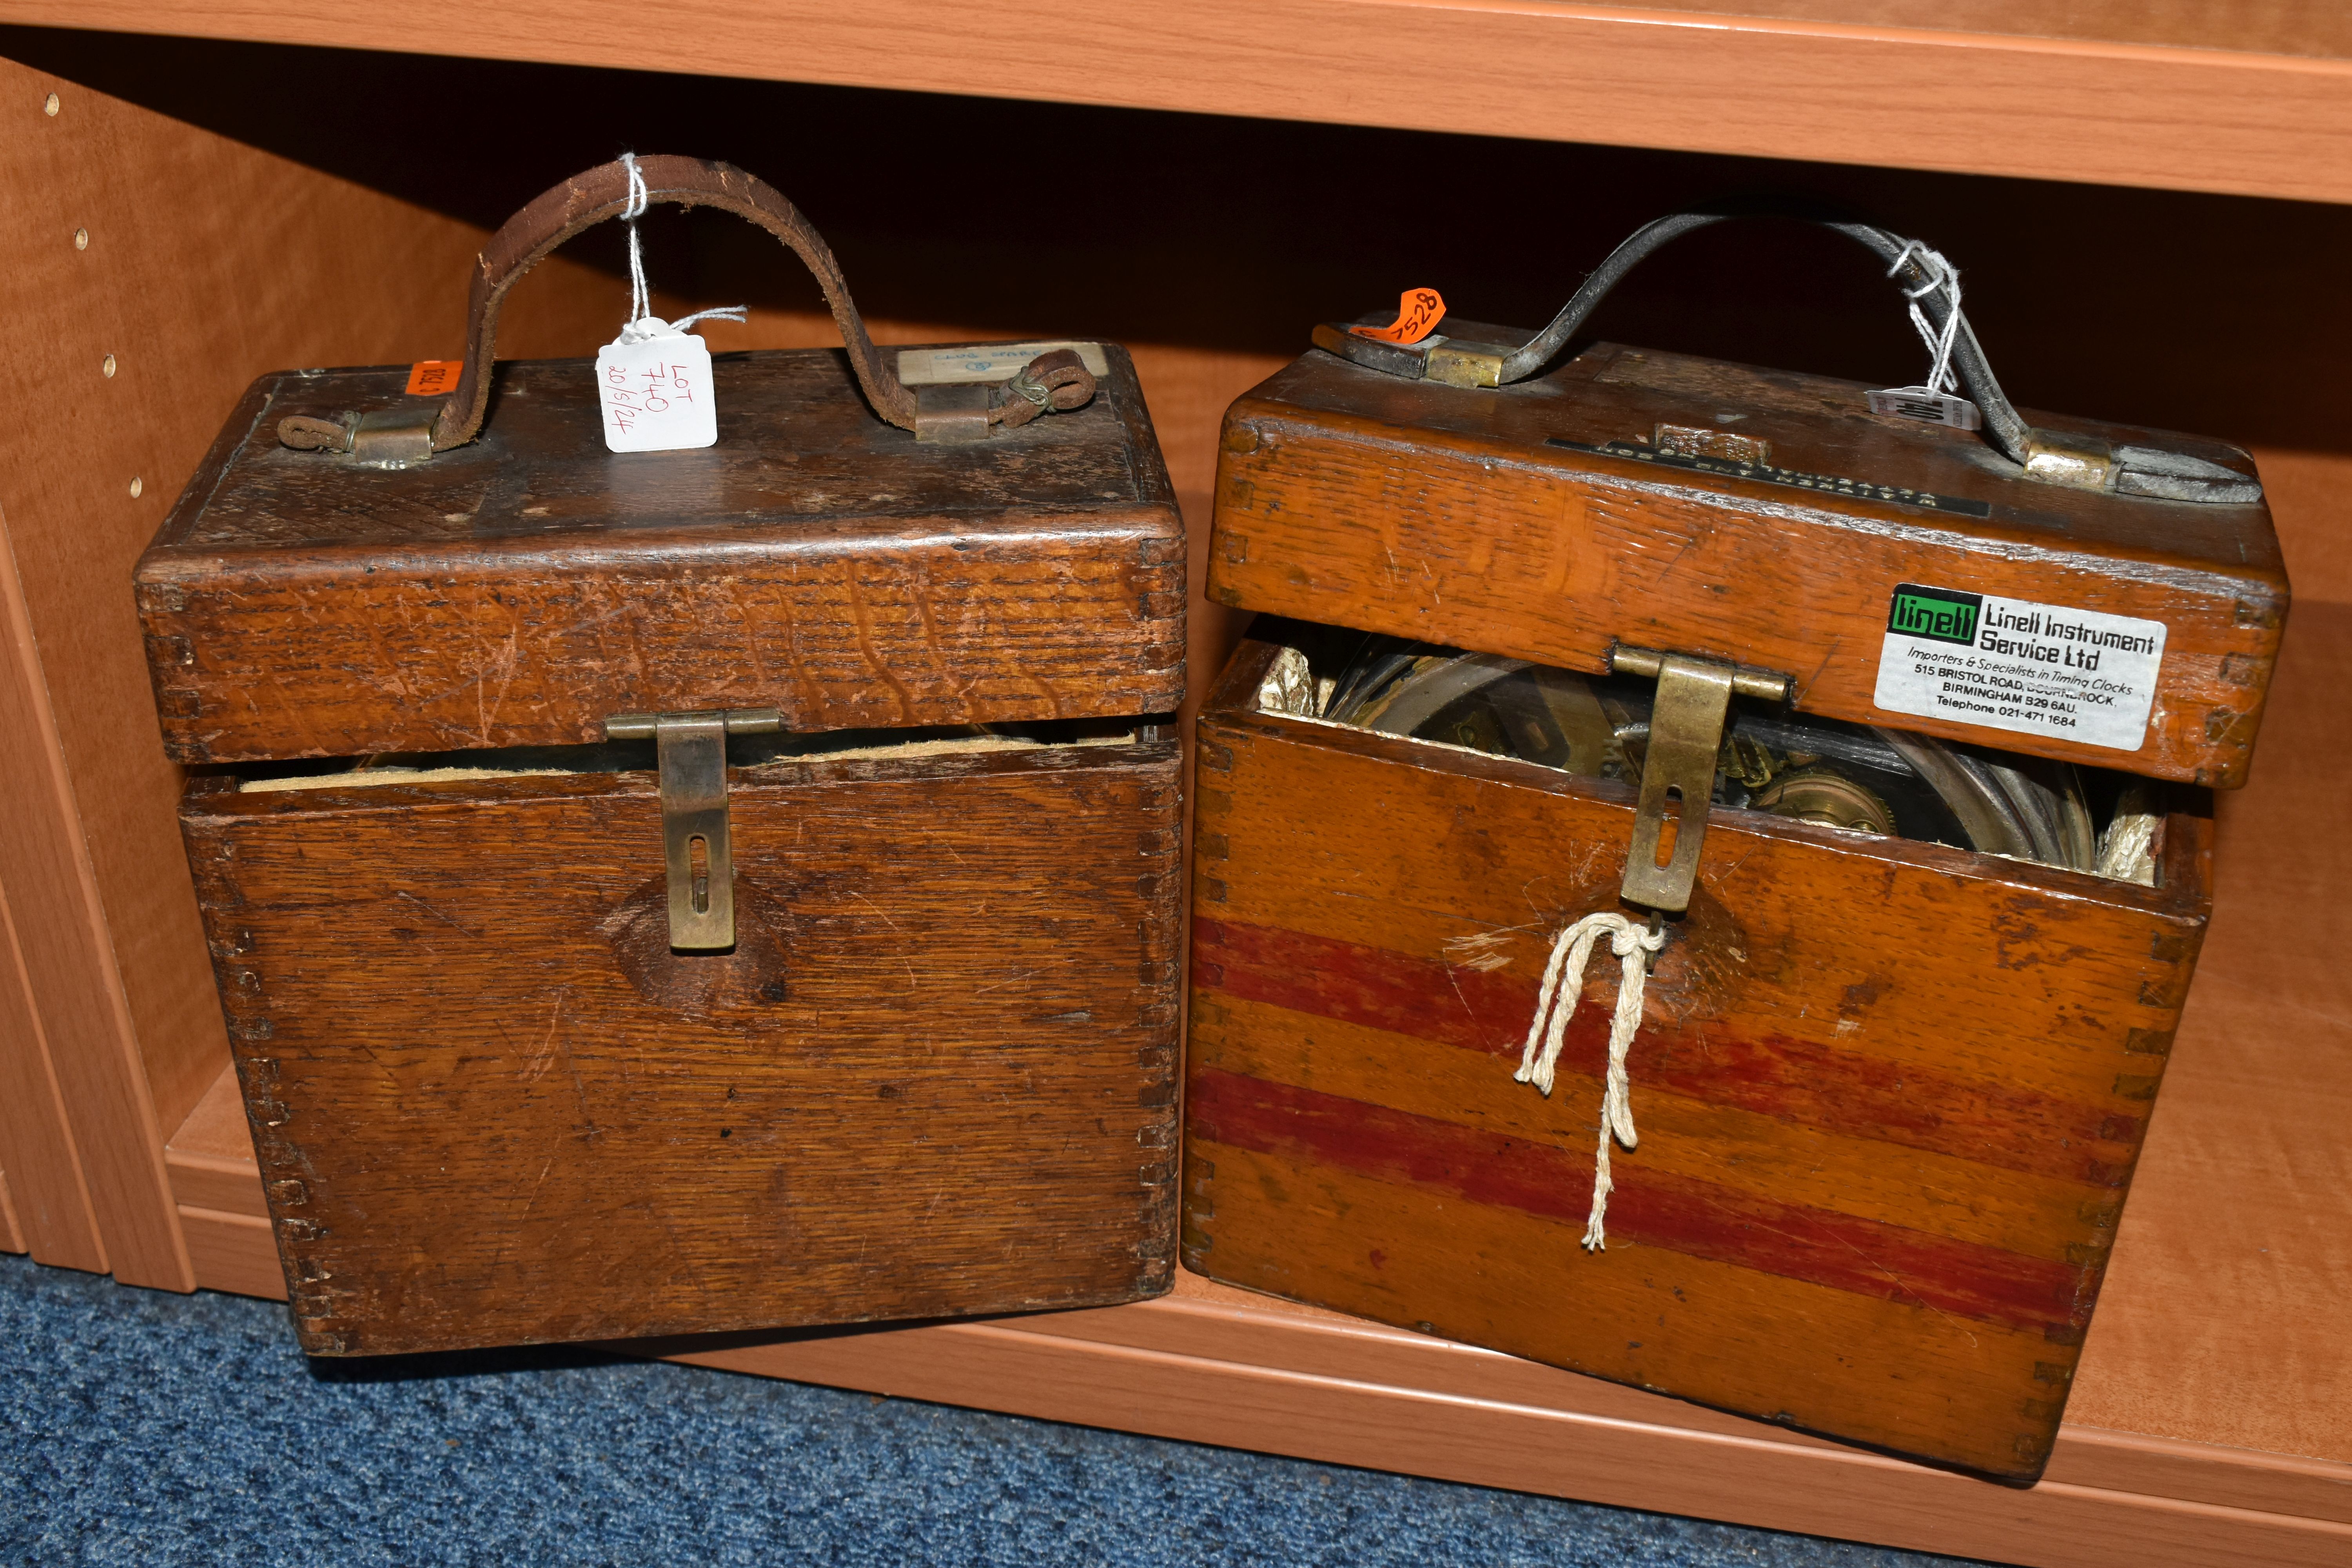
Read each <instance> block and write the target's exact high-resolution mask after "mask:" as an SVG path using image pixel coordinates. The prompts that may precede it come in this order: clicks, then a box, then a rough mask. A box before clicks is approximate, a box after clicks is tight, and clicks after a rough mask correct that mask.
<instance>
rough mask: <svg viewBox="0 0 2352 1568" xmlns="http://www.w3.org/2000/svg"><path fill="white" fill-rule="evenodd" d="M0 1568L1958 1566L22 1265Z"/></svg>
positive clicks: (6, 1271)
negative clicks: (318, 1334) (346, 1332)
mask: <svg viewBox="0 0 2352 1568" xmlns="http://www.w3.org/2000/svg"><path fill="white" fill-rule="evenodd" d="M0 1563H10V1564H15V1563H42V1564H47V1563H124V1564H137V1565H140V1568H161V1565H163V1564H174V1563H201V1564H205V1565H207V1568H209V1565H211V1564H215V1563H237V1564H240V1565H247V1568H263V1565H274V1564H280V1563H284V1564H297V1563H299V1564H305V1565H310V1564H320V1565H326V1568H341V1565H342V1564H362V1563H364V1564H375V1563H382V1564H403V1565H406V1564H421V1563H467V1564H489V1563H531V1564H541V1565H545V1564H563V1565H570V1564H590V1563H599V1564H601V1563H612V1564H625V1565H629V1568H639V1565H646V1564H672V1563H678V1564H696V1565H700V1564H719V1563H726V1564H733V1563H761V1564H767V1563H825V1564H837V1565H840V1568H866V1565H869V1564H870V1565H873V1568H883V1565H889V1568H900V1565H903V1564H911V1563H945V1564H954V1565H957V1568H962V1565H966V1564H971V1565H979V1564H1004V1565H1007V1568H1046V1565H1051V1564H1062V1563H1070V1564H1088V1565H1091V1564H1108V1563H1117V1564H1119V1565H1121V1568H1129V1565H1133V1568H1157V1565H1159V1564H1169V1565H1171V1568H1174V1565H1182V1568H1208V1565H1223V1564H1239V1563H1271V1564H1283V1565H1286V1568H1288V1565H1293V1564H1308V1563H1343V1564H1347V1565H1349V1568H1385V1565H1388V1564H1397V1565H1400V1568H1405V1565H1410V1568H1457V1565H1458V1568H1500V1565H1503V1564H1510V1565H1513V1568H1538V1565H1542V1568H1551V1565H1554V1564H1562V1565H1565V1564H1577V1565H1580V1568H1581V1565H1585V1564H1592V1565H1600V1564H1609V1565H1611V1568H1632V1565H1650V1564H1656V1565H1660V1568H1729V1565H1731V1564H1741V1565H1744V1568H1796V1565H1800V1564H1803V1565H1808V1568H1811V1565H1814V1564H1822V1565H1828V1568H1959V1565H1958V1564H1957V1563H1955V1561H1954V1560H1953V1559H1949V1558H1940V1557H1926V1556H1920V1555H1918V1554H1916V1553H1912V1552H1892V1551H1887V1550H1885V1549H1883V1548H1877V1547H1867V1546H1855V1545H1850V1544H1845V1543H1842V1542H1829V1541H1818V1540H1813V1539H1811V1538H1809V1537H1805V1536H1794V1535H1780V1534H1775V1533H1772V1532H1770V1531H1755V1530H1741V1529H1736V1528H1733V1527H1731V1526H1728V1525H1720V1524H1709V1523H1704V1522H1701V1521H1693V1520H1685V1519H1674V1518H1669V1517H1665V1516H1664V1515H1658V1514H1647V1513H1637V1512H1633V1511H1632V1510H1624V1509H1612V1508H1599V1507H1593V1506H1590V1505H1586V1504H1580V1503H1571V1502H1563V1501H1559V1500H1554V1499H1549V1498H1533V1497H1524V1496H1520V1495H1518V1494H1516V1493H1511V1492H1497V1491H1488V1490H1486V1489H1481V1488H1477V1487H1466V1486H1454V1485H1448V1484H1445V1483H1443V1482H1437V1481H1424V1480H1416V1479H1409V1478H1404V1477H1399V1476H1389V1475H1381V1474H1378V1473H1375V1472H1371V1471H1365V1470H1351V1469H1343V1468H1336V1467H1333V1466H1328V1465H1316V1464H1308V1463H1306V1462H1304V1461H1300V1460H1293V1459H1275V1458H1265V1457H1263V1456H1259V1455H1254V1454H1243V1453H1235V1452H1231V1451H1228V1450H1225V1449H1221V1448H1208V1447H1197V1446H1195V1445H1192V1444H1189V1443H1175V1442H1168V1441H1163V1440H1160V1439H1157V1438H1150V1437H1137V1436H1127V1435H1125V1434H1121V1433H1114V1432H1097V1431H1093V1430H1090V1429H1088V1428H1086V1427H1080V1426H1058V1425H1056V1424H1055V1423H1052V1422H1047V1421H1029V1420H1023V1419H1020V1418H1017V1417H1013V1416H1007V1415H989V1414H984V1413H982V1412H977V1411H970V1410H958V1409H953V1408H950V1407H947V1406H943V1405H919V1404H914V1403H911V1402H908V1401H904V1400H887V1399H877V1398H874V1397H872V1396H870V1395H867V1394H848V1393H843V1392H841V1391H838V1390H835V1389H827V1388H814V1387H808V1386H805V1385H803V1384H791V1383H777V1382H772V1381H770V1380H767V1379H763V1378H751V1377H740V1376H736V1375H734V1374H731V1373H720V1372H709V1371H705V1370H703V1369H700V1368H696V1367H682V1366H673V1365H668V1364H667V1363H646V1362H634V1361H619V1360H613V1359H609V1358H605V1357H602V1356H599V1355H595V1354H593V1353H587V1352H571V1351H556V1352H507V1353H499V1354H487V1355H478V1356H467V1357H432V1358H422V1359H416V1360H400V1361H386V1362H374V1363H332V1362H321V1363H309V1362H307V1361H306V1360H305V1358H304V1357H303V1356H302V1355H301V1354H300V1353H299V1352H298V1351H297V1350H296V1349H295V1348H294V1342H293V1336H292V1333H291V1331H289V1328H288V1326H287V1323H286V1321H285V1309H284V1308H282V1307H279V1306H278V1305H276V1304H275V1303H271V1302H265V1301H254V1300H246V1299H244V1298H242V1297H236V1296H221V1295H214V1294H211V1293H209V1292H200V1293H198V1294H197V1295H194V1296H173V1295H167V1294H163V1293H161V1292H158V1291H152V1290H136V1289H126V1288H124V1287H121V1286H118V1285H116V1284H114V1283H113V1282H112V1281H110V1280H109V1279H103V1278H99V1277H94V1276H90V1275H86V1274H76V1273H72V1272H68V1271H66V1270H63V1269H53V1268H40V1267H37V1266H36V1265H34V1264H32V1263H30V1262H27V1261H26V1260H25V1259H24V1258H0Z"/></svg>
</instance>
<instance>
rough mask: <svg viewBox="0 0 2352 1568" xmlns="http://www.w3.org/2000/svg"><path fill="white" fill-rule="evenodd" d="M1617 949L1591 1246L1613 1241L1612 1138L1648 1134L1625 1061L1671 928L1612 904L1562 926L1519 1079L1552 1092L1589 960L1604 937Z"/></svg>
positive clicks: (1632, 1141)
mask: <svg viewBox="0 0 2352 1568" xmlns="http://www.w3.org/2000/svg"><path fill="white" fill-rule="evenodd" d="M1604 936H1605V937H1607V938H1608V939H1609V946H1610V951H1612V952H1614V953H1615V954H1616V955H1617V961H1618V966H1619V971H1620V978H1619V980H1618V982H1617V1010H1616V1012H1615V1013H1614V1014H1612V1016H1611V1017H1610V1020H1609V1073H1608V1078H1607V1080H1606V1084H1605V1086H1604V1088H1603V1089H1602V1090H1601V1146H1600V1151H1599V1152H1598V1154H1597V1155H1596V1156H1595V1158H1594V1162H1593V1170H1592V1211H1591V1215H1589V1216H1588V1217H1587V1218H1586V1220H1585V1222H1584V1249H1585V1250H1586V1251H1588V1252H1594V1251H1605V1250H1607V1248H1608V1246H1609V1241H1608V1232H1607V1230H1606V1228H1605V1227H1604V1226H1603V1224H1602V1221H1603V1220H1604V1219H1605V1218H1606V1217H1607V1215H1608V1213H1609V1194H1610V1193H1611V1191H1612V1183H1611V1181H1610V1179H1609V1141H1610V1139H1611V1137H1612V1136H1614V1137H1615V1138H1616V1140H1617V1142H1621V1143H1622V1144H1624V1145H1625V1147H1626V1148H1628V1149H1632V1148H1635V1147H1638V1146H1639V1144H1640V1142H1641V1137H1640V1134H1639V1133H1637V1132H1636V1131H1634V1128H1633V1085H1632V1081H1631V1079H1629V1078H1628V1076H1627V1073H1626V1069H1625V1057H1626V1053H1627V1052H1628V1051H1629V1050H1631V1049H1632V1048H1633V1036H1634V1035H1635V1034H1636V1033H1637V1032H1638V1031H1639V1030H1640V1029H1641V1027H1642V992H1643V985H1644V984H1645V983H1646V982H1647V980H1648V978H1649V973H1650V958H1651V956H1652V955H1653V954H1654V953H1656V952H1658V951H1659V950H1660V949H1661V948H1663V947H1664V946H1665V945H1666V933H1665V931H1664V929H1663V928H1661V929H1659V930H1656V931H1650V930H1646V929H1644V928H1643V926H1641V925H1640V924H1639V923H1637V922H1635V921H1630V920H1628V919H1626V918H1625V917H1624V916H1623V915H1621V914H1616V913H1613V912H1611V911H1602V912H1601V913H1598V914H1590V915H1587V916H1585V917H1584V918H1583V919H1582V920H1580V921H1576V922H1575V923H1573V924H1572V925H1570V926H1568V927H1567V928H1566V929H1564V930H1563V931H1561V932H1560V933H1559V937H1558V938H1557V939H1555V940H1554V942H1552V944H1551V960H1550V962H1549V963H1547V964H1545V965H1544V977H1543V990H1542V992H1541V993H1540V994H1538V996H1537V998H1536V1016H1535V1017H1534V1019H1533V1020H1532V1021H1531V1022H1530V1023H1529V1024H1528V1038H1527V1044H1526V1045H1525V1046H1524V1047H1521V1049H1520V1052H1519V1070H1518V1071H1517V1072H1516V1073H1513V1074H1512V1075H1511V1077H1512V1079H1513V1080H1514V1081H1516V1082H1518V1083H1531V1084H1533V1085H1535V1086H1536V1089H1537V1091H1538V1093H1541V1094H1543V1095H1545V1096H1546V1097H1549V1095H1550V1094H1551V1086H1552V1080H1553V1078H1554V1076H1555V1074H1556V1073H1557V1071H1558V1069H1559V1052H1560V1047H1561V1046H1562V1045H1563V1044H1564V1043H1565V1042H1566V1040H1567V1038H1568V1022H1569V1020H1570V1018H1572V1017H1574V1016H1576V1006H1577V1004H1578V1002H1580V1000H1581V999H1582V997H1583V994H1584V967H1585V965H1586V963H1589V962H1590V961H1591V957H1592V950H1593V948H1594V947H1596V946H1598V945H1599V944H1600V942H1601V938H1602V937H1604Z"/></svg>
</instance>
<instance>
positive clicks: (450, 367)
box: [408, 359, 466, 397]
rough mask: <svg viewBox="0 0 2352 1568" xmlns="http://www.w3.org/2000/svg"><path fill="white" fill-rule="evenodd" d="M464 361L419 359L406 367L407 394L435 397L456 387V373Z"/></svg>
mask: <svg viewBox="0 0 2352 1568" xmlns="http://www.w3.org/2000/svg"><path fill="white" fill-rule="evenodd" d="M465 368H466V362H465V361H463V360H455V359H421V360H418V361H417V362H416V363H415V364H413V365H410V366H409V367H408V395H409V396H411V397H437V396H439V395H441V394H442V393H445V392H454V391H456V390H457V373H458V372H459V371H461V370H464V369H465Z"/></svg>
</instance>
